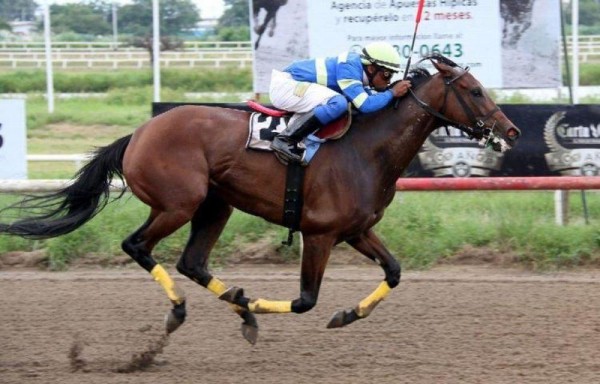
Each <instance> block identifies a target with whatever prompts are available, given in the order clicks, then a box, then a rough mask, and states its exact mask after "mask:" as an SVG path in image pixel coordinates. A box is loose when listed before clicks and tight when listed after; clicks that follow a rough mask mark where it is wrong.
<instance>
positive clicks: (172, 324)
mask: <svg viewBox="0 0 600 384" xmlns="http://www.w3.org/2000/svg"><path fill="white" fill-rule="evenodd" d="M185 314H186V313H185V302H183V303H181V304H177V305H175V306H174V307H173V309H172V310H170V311H169V313H167V316H166V317H165V326H166V330H167V334H169V333H173V332H175V331H176V330H177V328H179V327H180V326H181V324H183V322H184V321H185Z"/></svg>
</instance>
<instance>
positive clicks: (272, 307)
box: [248, 299, 292, 313]
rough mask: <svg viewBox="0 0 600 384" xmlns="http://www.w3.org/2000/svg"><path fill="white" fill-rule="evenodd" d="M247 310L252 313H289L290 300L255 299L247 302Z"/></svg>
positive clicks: (290, 307) (290, 309) (290, 310)
mask: <svg viewBox="0 0 600 384" xmlns="http://www.w3.org/2000/svg"><path fill="white" fill-rule="evenodd" d="M248 310H249V311H250V312H252V313H289V312H292V302H291V301H271V300H265V299H256V300H252V301H251V302H250V303H248Z"/></svg>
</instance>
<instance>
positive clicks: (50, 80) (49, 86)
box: [44, 0, 54, 113]
mask: <svg viewBox="0 0 600 384" xmlns="http://www.w3.org/2000/svg"><path fill="white" fill-rule="evenodd" d="M44 40H45V46H46V98H47V99H48V113H54V77H53V74H52V42H51V40H50V0H47V1H46V4H45V5H44Z"/></svg>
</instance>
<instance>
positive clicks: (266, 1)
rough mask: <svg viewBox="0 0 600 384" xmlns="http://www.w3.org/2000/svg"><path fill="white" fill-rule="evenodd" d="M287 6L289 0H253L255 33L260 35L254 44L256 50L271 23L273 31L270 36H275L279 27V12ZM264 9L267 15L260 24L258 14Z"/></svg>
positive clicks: (271, 30) (270, 31)
mask: <svg viewBox="0 0 600 384" xmlns="http://www.w3.org/2000/svg"><path fill="white" fill-rule="evenodd" d="M286 4H287V0H252V16H253V17H254V32H255V33H256V34H257V35H258V38H257V39H256V42H255V43H254V49H258V45H259V44H260V39H261V38H262V35H263V33H265V30H266V29H267V25H269V22H271V21H273V22H272V23H271V29H270V30H269V36H271V37H272V36H273V34H274V33H275V27H276V26H277V11H278V10H279V8H281V7H282V6H284V5H286ZM261 9H264V10H265V11H266V12H267V14H266V15H265V18H264V20H263V22H262V24H259V22H258V14H259V13H260V10H261Z"/></svg>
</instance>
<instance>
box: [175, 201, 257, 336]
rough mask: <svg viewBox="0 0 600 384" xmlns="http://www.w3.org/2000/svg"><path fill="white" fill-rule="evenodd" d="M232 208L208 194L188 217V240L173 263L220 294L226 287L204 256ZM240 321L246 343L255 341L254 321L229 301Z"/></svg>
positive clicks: (221, 229) (244, 310)
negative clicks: (189, 229)
mask: <svg viewBox="0 0 600 384" xmlns="http://www.w3.org/2000/svg"><path fill="white" fill-rule="evenodd" d="M232 212H233V208H232V207H231V206H230V205H229V204H227V203H226V202H225V201H223V200H222V199H220V198H219V197H217V196H215V195H212V194H211V193H209V195H208V197H207V199H206V200H205V201H204V202H203V203H202V205H201V206H200V207H199V208H198V210H197V211H196V213H195V214H194V217H193V218H192V223H191V224H192V225H191V232H190V237H189V240H188V243H187V245H186V247H185V249H184V250H183V254H182V255H181V258H180V259H179V262H178V263H177V270H178V271H179V272H180V273H181V274H183V275H185V276H187V277H189V278H190V279H192V280H193V281H195V282H196V283H198V284H200V285H201V286H203V287H205V288H206V289H208V290H209V291H210V292H212V293H213V294H214V295H216V296H217V297H220V296H221V295H222V294H223V293H225V291H227V289H228V288H227V286H226V285H225V283H223V282H222V281H221V280H219V279H218V278H216V277H214V276H212V275H211V274H210V272H208V257H209V255H210V251H211V250H212V249H213V247H214V245H215V243H216V242H217V240H218V238H219V236H220V235H221V232H222V231H223V228H225V225H226V224H227V221H228V220H229V217H230V216H231V213H232ZM231 308H232V309H233V311H234V312H236V313H237V314H238V315H239V316H240V317H241V318H242V319H243V320H244V322H243V323H242V334H243V335H244V338H246V340H248V341H249V342H250V343H252V344H254V343H256V339H257V337H258V323H257V321H256V318H255V317H254V315H253V314H252V313H250V312H249V311H248V310H247V309H245V308H242V307H240V306H237V305H234V304H231Z"/></svg>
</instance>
